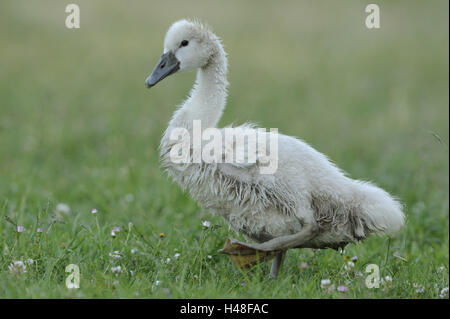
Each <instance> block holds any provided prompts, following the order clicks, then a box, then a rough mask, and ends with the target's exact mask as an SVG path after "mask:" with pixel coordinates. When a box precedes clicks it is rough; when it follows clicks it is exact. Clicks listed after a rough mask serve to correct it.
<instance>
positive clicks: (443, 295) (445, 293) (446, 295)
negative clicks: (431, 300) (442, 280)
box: [439, 287, 448, 298]
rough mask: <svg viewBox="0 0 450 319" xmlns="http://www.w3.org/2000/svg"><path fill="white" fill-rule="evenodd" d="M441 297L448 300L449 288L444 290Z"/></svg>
mask: <svg viewBox="0 0 450 319" xmlns="http://www.w3.org/2000/svg"><path fill="white" fill-rule="evenodd" d="M439 297H441V298H448V287H445V288H442V290H441V293H440V295H439Z"/></svg>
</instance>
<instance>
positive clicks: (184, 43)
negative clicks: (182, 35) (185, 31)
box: [181, 40, 189, 47]
mask: <svg viewBox="0 0 450 319" xmlns="http://www.w3.org/2000/svg"><path fill="white" fill-rule="evenodd" d="M188 44H189V41H188V40H183V41H181V46H182V47H185V46H187V45H188Z"/></svg>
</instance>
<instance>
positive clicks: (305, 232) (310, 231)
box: [233, 225, 317, 251]
mask: <svg viewBox="0 0 450 319" xmlns="http://www.w3.org/2000/svg"><path fill="white" fill-rule="evenodd" d="M316 231H317V227H316V226H315V225H306V226H305V227H304V228H303V229H302V230H301V231H300V232H298V233H296V234H293V235H286V236H281V237H277V238H274V239H271V240H269V241H266V242H264V243H262V244H247V243H243V242H240V241H233V242H235V243H238V244H240V245H242V246H245V247H249V248H253V249H256V250H262V251H274V250H287V249H290V248H296V247H299V246H302V245H305V244H307V243H308V241H309V240H311V239H312V238H313V237H314V236H315V235H316Z"/></svg>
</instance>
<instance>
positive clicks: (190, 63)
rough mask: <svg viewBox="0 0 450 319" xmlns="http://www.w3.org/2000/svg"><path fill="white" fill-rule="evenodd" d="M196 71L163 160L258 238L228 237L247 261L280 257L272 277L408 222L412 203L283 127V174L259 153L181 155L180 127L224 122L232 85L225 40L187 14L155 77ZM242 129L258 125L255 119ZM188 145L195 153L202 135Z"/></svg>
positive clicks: (200, 196)
mask: <svg viewBox="0 0 450 319" xmlns="http://www.w3.org/2000/svg"><path fill="white" fill-rule="evenodd" d="M190 70H197V77H196V81H195V85H194V87H193V88H192V90H191V92H190V95H189V97H188V98H187V99H186V101H184V103H183V104H182V105H181V106H180V107H179V108H178V109H177V110H176V111H175V113H174V115H173V117H172V119H171V120H170V122H169V125H168V128H167V130H166V131H165V133H164V135H163V137H162V140H161V144H160V159H161V163H162V166H163V168H164V169H165V170H166V172H167V173H168V175H169V176H170V177H171V178H172V179H173V180H174V181H175V182H176V183H178V184H179V185H180V186H181V187H182V188H183V189H184V190H188V191H189V192H190V194H191V196H192V197H193V198H195V199H196V200H197V201H198V203H199V204H200V205H201V206H202V207H204V208H206V209H208V210H210V211H211V212H213V213H215V214H218V215H220V216H222V217H223V218H224V219H225V220H226V221H227V222H228V224H229V225H230V227H231V228H233V229H234V230H236V231H238V232H241V233H243V234H244V235H245V236H246V237H247V238H248V239H250V240H252V241H253V243H244V242H240V241H237V240H234V239H229V238H228V239H227V240H226V243H225V246H224V248H223V249H222V250H221V252H222V253H225V254H228V255H229V256H230V258H231V259H232V260H233V262H234V263H235V264H236V265H237V266H239V267H241V268H248V267H250V266H252V265H254V264H256V263H259V262H262V261H266V260H269V259H274V260H273V261H272V267H271V271H270V275H271V276H273V277H277V275H278V272H279V269H280V266H281V264H282V262H283V259H284V257H285V254H286V251H287V250H289V249H291V248H333V249H338V248H343V247H344V246H345V245H347V244H348V243H351V242H355V241H359V240H362V239H364V238H366V237H367V236H369V235H371V234H386V235H390V234H393V233H395V232H397V231H398V230H399V229H400V228H401V227H402V226H403V225H404V214H403V212H402V205H401V204H400V203H399V202H398V201H397V200H395V199H394V198H393V197H392V196H390V195H389V194H388V193H387V192H386V191H384V190H383V189H381V188H379V187H377V186H375V185H374V184H372V183H369V182H364V181H359V180H353V179H351V178H349V177H347V176H346V175H345V174H344V173H343V172H342V171H341V170H340V169H339V168H337V167H336V166H335V165H334V164H333V163H331V162H330V161H329V160H328V158H327V157H326V156H325V155H323V154H321V153H319V152H318V151H316V150H315V149H313V148H312V147H311V146H309V145H308V144H306V143H305V142H303V141H301V140H299V139H297V138H294V137H290V136H286V135H283V134H278V133H277V135H276V139H277V143H278V154H277V155H278V157H277V159H278V168H277V170H276V171H275V172H274V173H273V174H261V173H260V166H261V165H262V164H261V162H260V161H258V159H257V160H256V161H255V162H254V163H251V162H248V163H241V162H239V163H238V162H231V163H220V162H217V163H206V162H200V163H194V162H193V161H190V162H189V163H175V162H174V161H172V160H171V156H170V153H171V150H172V149H173V148H174V147H176V146H179V143H183V140H178V141H173V140H172V139H171V138H170V137H171V133H172V132H173V130H174V129H177V128H184V129H186V130H187V131H188V132H190V133H192V131H193V121H194V120H200V121H201V126H202V130H205V129H207V128H216V127H217V123H218V121H219V119H220V117H221V115H222V112H223V110H224V108H225V104H226V98H227V86H228V82H227V57H226V53H225V51H224V49H223V46H222V44H221V41H220V39H219V38H218V37H217V36H216V35H215V34H214V33H213V32H212V31H211V30H210V29H209V28H207V27H205V26H204V25H202V24H200V23H198V22H196V21H188V20H180V21H177V22H175V23H174V24H173V25H172V26H170V28H169V30H168V31H167V34H166V36H165V39H164V53H163V55H162V56H161V59H160V61H159V62H158V63H157V65H156V67H155V69H154V71H153V72H152V74H151V75H150V76H149V77H148V78H147V79H146V81H145V84H146V86H147V87H148V88H150V87H152V86H154V85H155V84H157V83H158V82H160V81H161V80H163V79H165V78H166V77H168V76H170V75H172V74H174V73H177V72H183V71H190ZM233 129H244V130H257V129H256V128H255V127H254V126H252V125H249V124H245V125H243V126H239V127H234V128H233ZM220 130H224V128H221V129H220ZM256 134H258V133H256ZM191 136H192V135H191ZM184 142H186V141H184ZM187 142H188V143H190V144H189V145H190V148H191V153H190V154H189V156H192V148H193V145H192V139H190V140H189V141H187ZM233 146H234V144H232V145H225V147H224V148H223V151H224V152H225V153H226V152H230V147H231V148H232V147H233ZM231 151H233V150H232V149H231ZM225 155H226V154H225Z"/></svg>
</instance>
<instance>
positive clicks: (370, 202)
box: [357, 181, 405, 235]
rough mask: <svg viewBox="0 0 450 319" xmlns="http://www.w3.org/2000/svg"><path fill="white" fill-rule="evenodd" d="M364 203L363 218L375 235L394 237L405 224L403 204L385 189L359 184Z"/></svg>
mask: <svg viewBox="0 0 450 319" xmlns="http://www.w3.org/2000/svg"><path fill="white" fill-rule="evenodd" d="M357 189H358V193H359V196H361V195H362V196H363V198H361V203H362V206H363V207H362V215H363V216H362V217H363V218H364V220H365V221H366V227H368V228H369V229H370V231H371V232H373V233H379V234H386V235H393V234H395V233H396V232H398V231H399V230H400V229H401V228H402V227H403V225H404V224H405V215H404V213H403V206H402V204H401V203H400V202H399V201H397V200H396V199H395V198H393V197H392V196H391V195H390V194H388V193H387V192H386V191H384V190H383V189H381V188H379V187H377V186H375V185H373V184H371V183H367V182H360V181H358V182H357Z"/></svg>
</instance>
